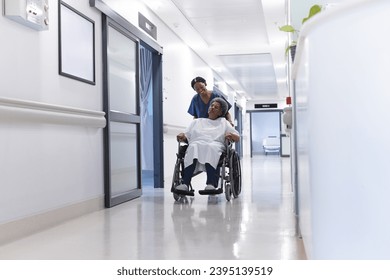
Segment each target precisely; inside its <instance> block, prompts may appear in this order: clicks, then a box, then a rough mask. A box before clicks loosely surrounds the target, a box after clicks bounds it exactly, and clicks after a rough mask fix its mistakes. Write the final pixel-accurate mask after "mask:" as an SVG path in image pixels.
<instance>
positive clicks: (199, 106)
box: [188, 77, 234, 126]
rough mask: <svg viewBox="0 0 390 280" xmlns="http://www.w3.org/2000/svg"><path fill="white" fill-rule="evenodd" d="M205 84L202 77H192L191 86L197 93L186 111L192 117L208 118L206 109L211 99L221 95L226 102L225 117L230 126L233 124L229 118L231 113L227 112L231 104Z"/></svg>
mask: <svg viewBox="0 0 390 280" xmlns="http://www.w3.org/2000/svg"><path fill="white" fill-rule="evenodd" d="M206 86H207V83H206V80H205V79H204V78H202V77H196V78H194V79H192V81H191V87H192V88H193V89H194V90H195V91H196V93H197V94H195V95H194V97H193V98H192V100H191V104H190V107H189V108H188V113H189V114H190V115H191V116H193V117H194V119H197V118H208V110H209V107H210V104H211V100H213V99H214V98H216V97H221V98H222V99H224V100H225V101H226V103H227V104H228V112H227V113H226V115H225V118H226V119H227V120H228V121H229V122H230V124H231V125H232V126H234V125H233V122H232V119H231V115H230V113H229V110H230V108H231V107H232V105H231V104H230V103H229V102H228V101H227V100H226V99H225V97H223V96H222V95H220V94H219V93H217V92H214V91H211V90H208V89H207V88H206Z"/></svg>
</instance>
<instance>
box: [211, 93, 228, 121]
mask: <svg viewBox="0 0 390 280" xmlns="http://www.w3.org/2000/svg"><path fill="white" fill-rule="evenodd" d="M214 102H218V103H219V104H220V105H221V111H222V117H224V116H225V115H226V113H227V111H228V104H227V102H226V101H225V100H224V99H223V98H221V97H216V98H214V99H213V100H211V103H210V106H211V104H213V103H214Z"/></svg>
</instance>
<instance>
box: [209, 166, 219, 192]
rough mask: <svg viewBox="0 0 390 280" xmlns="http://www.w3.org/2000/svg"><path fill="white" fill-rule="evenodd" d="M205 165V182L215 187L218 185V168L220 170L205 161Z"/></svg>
mask: <svg viewBox="0 0 390 280" xmlns="http://www.w3.org/2000/svg"><path fill="white" fill-rule="evenodd" d="M205 166H206V172H207V181H206V184H207V185H213V186H214V187H217V186H218V180H219V170H220V167H217V169H215V168H214V167H212V166H211V165H210V164H209V163H206V164H205Z"/></svg>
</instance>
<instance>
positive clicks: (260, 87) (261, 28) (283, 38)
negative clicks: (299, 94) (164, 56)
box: [117, 0, 288, 101]
mask: <svg viewBox="0 0 390 280" xmlns="http://www.w3.org/2000/svg"><path fill="white" fill-rule="evenodd" d="M117 1H122V2H121V3H124V2H126V3H129V2H131V1H128V0H126V1H124V0H117ZM141 2H143V3H144V4H146V5H147V6H148V7H149V8H150V9H151V10H152V11H153V12H154V13H155V14H156V15H157V16H158V17H159V18H160V19H161V20H162V21H164V22H165V23H166V25H167V26H168V27H170V28H171V29H172V30H173V31H174V32H175V33H176V34H177V35H178V36H179V37H180V38H181V39H182V40H183V41H184V42H186V43H187V44H188V46H190V47H191V48H192V49H193V50H194V51H195V52H197V53H198V55H199V56H200V57H201V58H202V59H203V60H204V61H205V62H207V63H208V64H209V66H210V67H211V68H213V69H214V70H215V72H216V73H217V74H218V75H219V76H220V77H221V78H222V79H223V80H224V81H225V82H226V83H227V84H228V86H229V88H230V89H231V90H233V91H235V92H236V93H237V94H238V95H241V96H244V97H246V98H247V99H248V100H252V101H277V100H284V98H285V97H286V96H288V87H287V60H286V56H285V51H284V50H285V46H286V43H287V35H286V34H285V33H283V32H280V31H279V29H278V26H281V25H283V24H285V23H286V21H287V19H286V17H287V12H286V2H287V0H141Z"/></svg>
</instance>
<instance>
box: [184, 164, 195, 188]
mask: <svg viewBox="0 0 390 280" xmlns="http://www.w3.org/2000/svg"><path fill="white" fill-rule="evenodd" d="M196 162H197V160H196V159H194V161H193V162H192V164H191V165H189V166H187V167H186V168H184V171H183V184H186V185H187V186H189V185H190V183H191V179H192V175H193V174H194V171H195V167H196Z"/></svg>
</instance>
